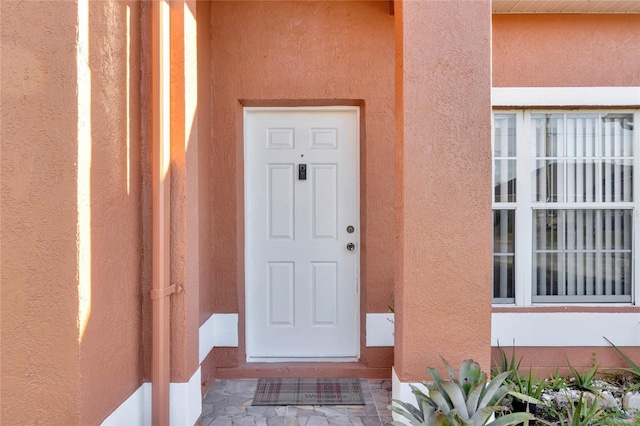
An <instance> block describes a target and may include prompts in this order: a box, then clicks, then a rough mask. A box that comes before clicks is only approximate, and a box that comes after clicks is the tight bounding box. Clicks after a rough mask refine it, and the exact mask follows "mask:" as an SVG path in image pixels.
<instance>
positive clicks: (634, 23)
mask: <svg viewBox="0 0 640 426" xmlns="http://www.w3.org/2000/svg"><path fill="white" fill-rule="evenodd" d="M638 52H640V15H494V16H493V85H494V86H495V87H537V86H540V87H546V86H548V87H580V86H639V85H640V54H638Z"/></svg>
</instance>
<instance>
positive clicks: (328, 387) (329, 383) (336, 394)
mask: <svg viewBox="0 0 640 426" xmlns="http://www.w3.org/2000/svg"><path fill="white" fill-rule="evenodd" d="M253 405H364V398H363V397H362V387H361V386H360V379H302V378H288V379H260V380H258V386H257V388H256V394H255V396H254V397H253Z"/></svg>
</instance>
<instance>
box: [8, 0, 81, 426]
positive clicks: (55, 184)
mask: <svg viewBox="0 0 640 426" xmlns="http://www.w3.org/2000/svg"><path fill="white" fill-rule="evenodd" d="M0 7H1V10H0V14H1V23H2V25H1V27H2V28H1V31H2V32H1V37H2V38H1V41H2V43H1V51H0V52H1V55H2V57H1V59H2V60H1V71H2V78H1V79H0V81H1V82H2V93H1V100H2V126H1V139H2V157H1V162H0V166H1V173H2V183H1V185H2V186H1V188H2V193H1V197H2V198H1V201H2V206H1V209H2V212H1V227H2V241H1V243H2V253H1V261H2V263H1V267H0V271H1V274H2V277H1V282H2V289H1V291H2V293H1V300H2V313H1V319H2V322H1V327H2V329H1V336H0V337H1V340H2V367H1V368H2V390H1V391H2V394H1V397H2V408H1V418H0V423H2V424H36V423H39V424H54V423H65V424H74V423H77V422H78V418H79V412H80V404H79V398H78V397H79V381H80V377H79V374H78V369H79V351H80V348H79V342H78V326H77V318H78V290H77V289H78V277H77V271H76V261H77V259H76V219H77V212H76V173H77V167H76V159H77V137H76V124H77V103H76V67H75V60H74V58H75V40H76V20H77V17H76V15H77V13H76V10H75V9H76V6H75V5H74V4H73V3H60V4H58V3H41V2H20V3H18V2H4V1H3V2H2V3H0ZM52 34H55V36H52ZM27 402H28V404H29V405H30V409H29V410H25V403H27Z"/></svg>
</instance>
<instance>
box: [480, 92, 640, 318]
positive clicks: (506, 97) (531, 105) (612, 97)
mask: <svg viewBox="0 0 640 426" xmlns="http://www.w3.org/2000/svg"><path fill="white" fill-rule="evenodd" d="M492 98H493V106H494V111H493V113H494V114H515V115H516V159H517V161H516V178H517V180H516V202H515V206H516V207H515V228H514V229H515V241H514V244H515V253H516V254H515V260H514V262H515V263H514V267H515V277H514V281H515V284H514V285H515V288H514V297H515V300H514V303H513V304H509V303H497V304H494V306H497V307H505V306H517V307H530V306H533V305H534V304H535V306H563V305H570V306H582V305H586V306H594V305H595V306H616V305H620V306H630V305H638V299H639V298H638V297H636V295H639V294H640V279H637V277H639V276H640V254H639V253H638V250H640V176H638V175H637V177H636V178H635V179H634V182H633V191H634V200H633V209H634V213H633V218H634V220H633V245H632V253H633V283H632V286H631V302H570V301H558V302H535V303H534V302H533V300H532V299H533V285H532V284H533V283H532V278H533V273H532V272H533V270H532V267H533V265H532V263H533V210H534V204H535V209H540V208H543V209H545V208H546V209H562V207H563V205H562V204H561V203H548V204H545V203H539V202H535V203H534V202H533V201H532V197H531V188H532V186H531V185H532V182H531V164H532V163H531V161H532V149H531V146H530V145H529V141H528V137H529V135H530V127H529V126H530V123H531V114H536V113H554V112H557V113H581V112H586V113H608V112H611V111H615V112H619V113H632V114H634V123H636V128H635V129H634V130H635V131H634V141H633V143H634V160H633V167H634V170H635V171H639V170H640V129H638V127H637V126H638V124H637V123H640V109H638V107H639V106H640V87H627V88H621V87H618V88H580V87H573V88H494V89H493V91H492ZM492 120H493V114H492ZM491 128H492V131H493V125H492V126H491ZM493 139H494V138H493V135H492V140H491V144H492V161H491V163H492V170H493V166H494V161H493V152H494V151H493V143H494V140H493ZM522 165H526V167H522ZM492 179H494V173H493V172H492ZM492 183H493V185H492V188H491V191H492V192H491V197H492V208H493V209H494V210H499V209H503V208H506V209H513V203H496V202H494V201H493V200H494V199H495V198H494V191H495V182H492ZM602 205H603V207H605V208H615V204H612V203H602ZM589 208H595V207H594V205H593V204H591V205H590V206H589ZM492 288H493V287H492Z"/></svg>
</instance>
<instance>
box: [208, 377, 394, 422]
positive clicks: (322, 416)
mask: <svg viewBox="0 0 640 426" xmlns="http://www.w3.org/2000/svg"><path fill="white" fill-rule="evenodd" d="M257 383H258V381H257V380H217V381H215V382H213V383H212V384H211V388H210V389H209V392H207V395H205V397H204V400H203V401H202V417H201V418H200V425H201V426H236V425H238V426H385V425H386V424H388V423H389V422H390V421H391V412H390V411H389V410H388V409H387V405H389V404H390V403H391V380H367V379H361V384H362V393H363V396H364V402H365V405H349V406H344V405H334V406H328V405H322V406H321V405H314V406H302V405H300V406H298V405H296V406H294V405H288V406H287V405H285V406H270V407H264V406H256V407H254V406H252V405H251V401H252V399H253V394H254V392H255V389H256V384H257Z"/></svg>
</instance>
